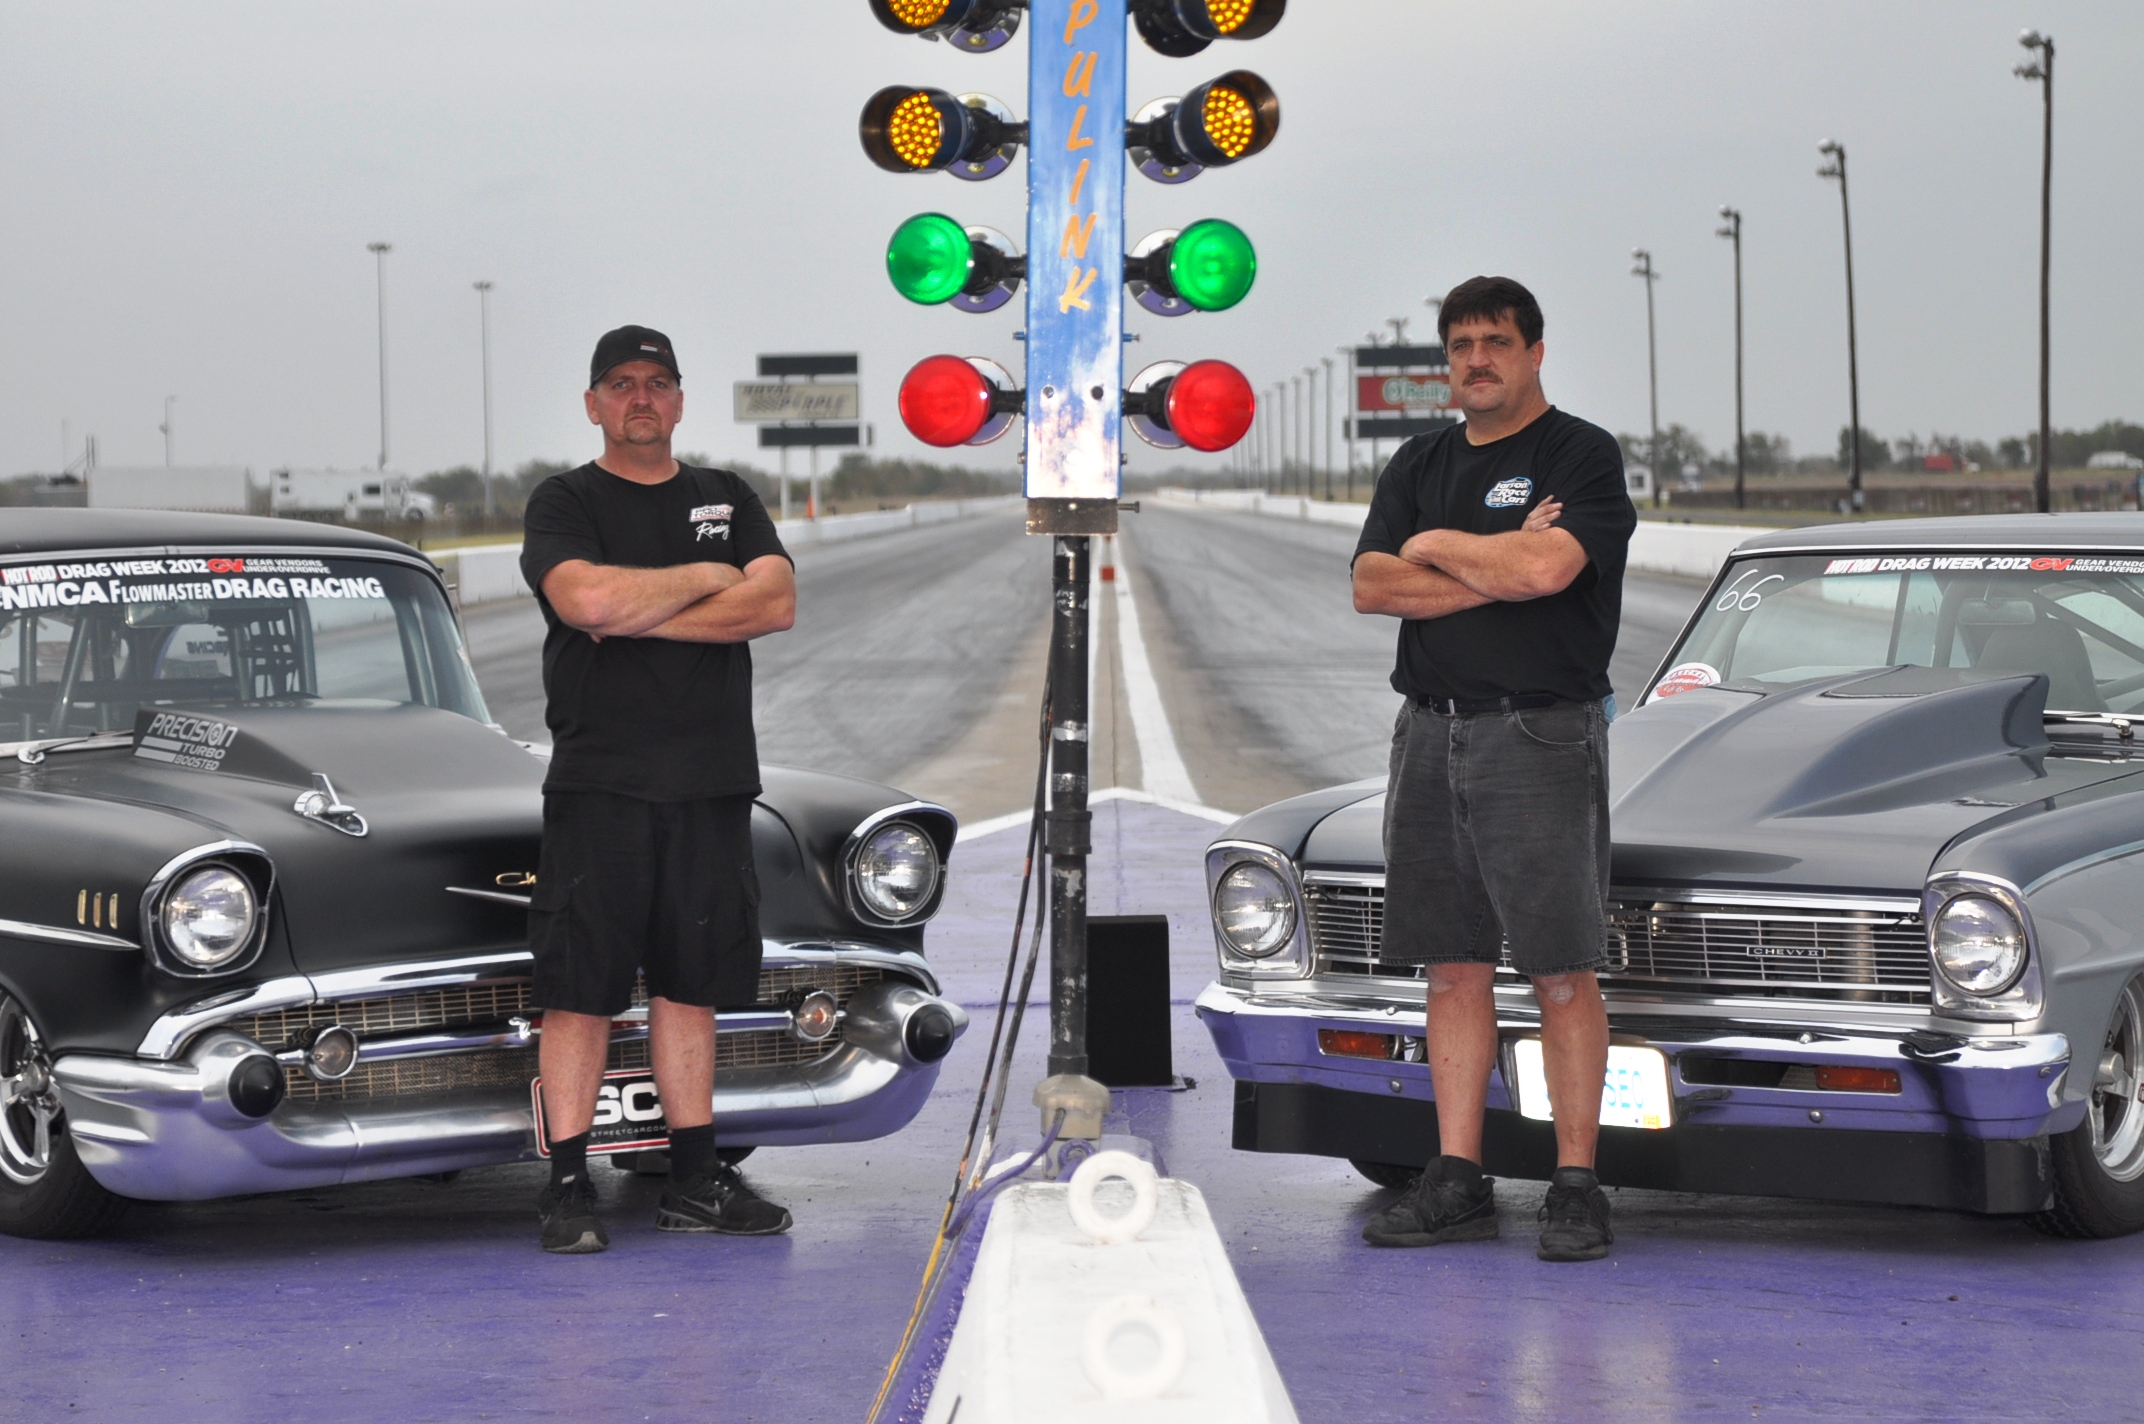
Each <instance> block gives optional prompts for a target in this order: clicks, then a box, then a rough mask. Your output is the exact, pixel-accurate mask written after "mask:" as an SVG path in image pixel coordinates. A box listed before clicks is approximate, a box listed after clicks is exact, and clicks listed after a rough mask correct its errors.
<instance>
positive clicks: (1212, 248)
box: [888, 218, 1258, 311]
mask: <svg viewBox="0 0 2144 1424" xmlns="http://www.w3.org/2000/svg"><path fill="white" fill-rule="evenodd" d="M917 221H921V219H917ZM904 231H905V229H904ZM895 241H896V242H898V241H899V238H898V236H896V238H895ZM888 260H889V261H890V260H891V258H890V257H889V259H888ZM1257 276H1258V254H1257V253H1256V252H1255V251H1253V250H1252V248H1251V240H1250V239H1249V238H1248V237H1246V236H1244V234H1243V229H1242V228H1240V227H1237V226H1236V225H1235V224H1234V223H1228V222H1222V221H1221V220H1220V219H1219V218H1201V219H1200V220H1199V221H1197V222H1195V223H1193V224H1191V225H1190V226H1189V227H1187V228H1185V229H1184V230H1183V231H1182V232H1180V233H1178V234H1177V236H1176V242H1175V244H1174V246H1173V249H1172V250H1171V252H1170V253H1169V282H1170V285H1172V286H1174V287H1175V288H1176V294H1177V295H1178V296H1180V297H1182V298H1183V299H1184V300H1185V301H1186V302H1188V303H1190V304H1191V305H1192V306H1194V307H1197V308H1198V309H1199V310H1200V311H1227V310H1228V309H1229V308H1230V307H1232V306H1234V305H1235V304H1236V303H1238V302H1240V301H1242V300H1243V298H1244V296H1245V294H1247V293H1248V292H1249V291H1250V290H1251V283H1252V281H1253V280H1255V279H1256V278H1257ZM894 285H895V286H899V285H900V278H898V277H896V278H895V279H894Z"/></svg>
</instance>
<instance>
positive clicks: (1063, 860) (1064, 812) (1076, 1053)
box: [1045, 534, 1094, 1077]
mask: <svg viewBox="0 0 2144 1424" xmlns="http://www.w3.org/2000/svg"><path fill="white" fill-rule="evenodd" d="M1088 543H1089V540H1088V537H1087V536H1086V535H1084V534H1076V535H1062V536H1060V537H1059V538H1058V539H1057V540H1056V547H1055V548H1054V549H1053V550H1052V563H1051V568H1052V581H1051V591H1052V594H1053V598H1052V606H1053V609H1054V612H1053V613H1052V616H1051V621H1050V809H1049V818H1048V830H1049V834H1048V837H1047V840H1046V842H1045V845H1046V847H1047V849H1048V851H1049V854H1050V1074H1051V1076H1052V1077H1055V1076H1056V1075H1058V1074H1061V1073H1069V1074H1078V1075H1081V1076H1084V1075H1085V1074H1086V1072H1087V855H1088V852H1089V850H1090V848H1091V841H1092V839H1093V821H1094V816H1093V813H1092V812H1091V811H1089V810H1088V809H1087V746H1088V742H1087V636H1088V625H1087V590H1088V582H1087V576H1088V554H1089V551H1088Z"/></svg>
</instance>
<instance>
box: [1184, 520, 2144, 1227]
mask: <svg viewBox="0 0 2144 1424" xmlns="http://www.w3.org/2000/svg"><path fill="white" fill-rule="evenodd" d="M1639 701H1640V705H1639V706H1637V707H1636V708H1634V709H1633V710H1632V711H1630V712H1629V713H1627V714H1626V715H1624V716H1623V717H1621V718H1619V719H1618V720H1617V721H1616V722H1615V723H1614V725H1613V727H1612V729H1611V732H1610V746H1611V753H1610V758H1609V774H1610V780H1611V791H1610V795H1611V806H1612V815H1613V834H1614V860H1613V870H1612V898H1611V902H1610V904H1609V907H1608V922H1607V925H1606V926H1605V952H1606V955H1607V958H1608V961H1609V967H1608V968H1607V969H1606V970H1604V971H1603V972H1602V975H1601V982H1602V987H1603V990H1604V992H1605V994H1606V997H1607V1000H1608V1010H1609V1022H1610V1026H1611V1029H1612V1030H1613V1034H1614V1038H1613V1045H1612V1047H1611V1048H1610V1060H1609V1075H1608V1084H1607V1093H1606V1096H1605V1099H1604V1102H1603V1106H1602V1113H1601V1121H1602V1124H1603V1129H1602V1141H1601V1147H1600V1173H1601V1178H1602V1180H1603V1181H1606V1182H1609V1183H1621V1184H1624V1185H1630V1186H1649V1187H1661V1188H1670V1189H1676V1190H1684V1191H1709V1192H1747V1193H1755V1194H1764V1195H1776V1196H1795V1197H1815V1198H1828V1199H1833V1200H1849V1201H1869V1202H1899V1203H1913V1204H1920V1205H1926V1206H1940V1207H1950V1208H1954V1209H1958V1210H1965V1211H1975V1212H1989V1213H2022V1214H2029V1215H2030V1216H2031V1218H2032V1220H2033V1222H2034V1223H2035V1224H2036V1225H2038V1226H2040V1227H2041V1228H2043V1229H2045V1230H2048V1231H2052V1232H2057V1233H2061V1234H2065V1235H2073V1236H2112V1235H2117V1234H2121V1233H2124V1232H2131V1231H2136V1230H2138V1229H2139V1228H2144V1073H2140V1071H2139V1064H2140V1059H2144V775H2140V773H2144V755H2140V754H2139V750H2138V747H2137V743H2136V739H2135V731H2136V728H2137V726H2138V725H2139V724H2144V519H2140V518H2139V517H2138V516H2136V515H2133V514H2130V515H2064V516H2052V517H2050V516H2046V515H2028V516H1998V517H1987V518H1978V519H1930V520H1916V521H1899V522H1896V523H1880V524H1854V525H1843V526H1838V527H1834V528H1826V529H1804V530H1790V531H1781V532H1778V533H1770V534H1764V535H1761V536H1758V537H1756V538H1752V539H1750V540H1748V541H1747V542H1745V543H1744V544H1743V545H1742V546H1741V547H1740V548H1738V549H1737V550H1736V551H1735V553H1734V555H1733V556H1732V558H1730V560H1729V561H1728V563H1727V565H1726V567H1725V568H1723V569H1722V570H1721V572H1720V574H1719V576H1718V578H1717V579H1716V580H1715V582H1714V583H1713V585H1712V587H1711V589H1710V590H1709V591H1708V592H1707V593H1706V594H1705V596H1704V599H1703V601H1702V602H1701V603H1700V604H1699V605H1698V607H1697V610H1696V612H1695V614H1694V615H1693V616H1692V618H1691V620H1690V623H1689V626H1688V627H1687V628H1686V629H1685V630H1684V631H1683V634H1682V636H1681V638H1680V639H1679V640H1678V641H1677V643H1676V646H1675V649H1674V651H1673V652H1672V653H1671V654H1670V655H1669V657H1668V659H1667V661H1666V662H1665V663H1663V664H1662V666H1661V668H1660V670H1659V672H1658V673H1656V674H1655V676H1654V678H1653V680H1652V682H1651V683H1650V684H1649V686H1648V687H1647V689H1646V691H1645V693H1644V695H1643V697H1642V698H1641V699H1639ZM1382 792H1383V784H1382V782H1361V783H1357V784H1355V785H1352V786H1342V787H1335V788H1332V789H1330V790H1327V791H1320V792H1316V793H1313V794H1311V795H1309V796H1303V797H1298V798H1296V799H1294V800H1290V801H1282V802H1279V803H1277V804H1275V805H1272V806H1268V807H1266V808H1264V809H1263V810H1259V811H1255V812H1253V813H1251V814H1250V815H1248V816H1245V817H1244V818H1243V819H1242V820H1240V821H1238V822H1236V824H1235V825H1233V826H1231V827H1230V828H1229V829H1228V830H1227V831H1226V832H1224V833H1223V835H1222V836H1221V838H1220V839H1218V840H1216V841H1215V842H1214V843H1213V846H1212V848H1211V849H1210V850H1209V852H1208V855H1207V872H1208V881H1209V886H1210V889H1211V892H1212V908H1213V916H1214V934H1215V939H1216V941H1217V944H1218V947H1219V952H1220V970H1221V973H1220V978H1219V980H1218V981H1217V982H1215V983H1214V984H1213V985H1212V986H1210V987H1209V988H1208V989H1207V990H1206V991H1205V993H1204V994H1203V995H1201V996H1200V999H1199V1002H1198V1009H1199V1013H1200V1015H1201V1017H1202V1018H1203V1019H1204V1020H1205V1022H1206V1025H1207V1027H1208V1029H1209V1031H1210V1032H1211V1033H1212V1034H1213V1038H1214V1042H1215V1043H1216V1045H1217V1046H1218V1047H1219V1049H1220V1052H1221V1056H1222V1057H1223V1058H1224V1059H1225V1060H1226V1061H1227V1063H1228V1065H1229V1069H1230V1071H1231V1073H1232V1074H1233V1075H1234V1076H1235V1079H1236V1093H1237V1097H1236V1116H1235V1142H1236V1145H1237V1146H1238V1147H1242V1148H1248V1149H1252V1150H1257V1151H1268V1152H1309V1153H1322V1154H1326V1155H1330V1156H1337V1157H1346V1158H1350V1159H1352V1160H1354V1162H1355V1163H1356V1165H1357V1166H1358V1167H1359V1168H1360V1169H1361V1170H1362V1171H1363V1173H1364V1174H1365V1175H1367V1176H1369V1177H1370V1178H1371V1179H1372V1180H1374V1181H1377V1182H1379V1183H1383V1184H1388V1185H1392V1184H1398V1183H1401V1182H1404V1181H1406V1180H1409V1179H1411V1178H1412V1176H1413V1175H1414V1173H1415V1172H1416V1171H1418V1170H1419V1169H1420V1167H1421V1165H1422V1163H1423V1161H1424V1160H1425V1159H1426V1158H1427V1157H1428V1156H1429V1155H1430V1154H1431V1153H1433V1152H1434V1150H1435V1142H1436V1128H1435V1122H1436V1106H1435V1103H1434V1101H1433V1097H1432V1093H1431V1088H1430V1080H1429V1070H1428V1067H1427V1066H1426V1064H1425V1062H1424V1052H1423V1032H1424V1029H1423V1023H1422V1012H1423V985H1422V980H1421V978H1420V977H1419V974H1420V971H1419V970H1418V969H1412V968H1409V967H1406V966H1399V965H1393V964H1388V963H1387V962H1386V961H1385V960H1384V959H1383V958H1382V957H1381V955H1380V933H1381V928H1382V923H1383V896H1384V855H1383V850H1382V846H1381V841H1380V821H1381V818H1382V813H1383V804H1384V798H1383V795H1382ZM1496 997H1497V1005H1498V1013H1499V1018H1500V1021H1501V1024H1502V1030H1503V1046H1502V1052H1501V1055H1500V1062H1499V1066H1498V1069H1497V1072H1496V1076H1495V1079H1494V1081H1493V1083H1492V1085H1491V1088H1490V1108H1491V1111H1490V1113H1489V1122H1488V1126H1487V1140H1486V1144H1485V1149H1484V1150H1485V1155H1486V1157H1487V1161H1486V1162H1485V1164H1484V1165H1485V1166H1487V1167H1488V1169H1489V1170H1490V1171H1492V1172H1498V1173H1502V1174H1505V1175H1510V1176H1521V1177H1546V1176H1547V1175H1548V1173H1549V1171H1550V1169H1551V1168H1552V1167H1553V1166H1554V1163H1555V1157H1554V1143H1553V1138H1552V1135H1551V1132H1550V1127H1549V1123H1548V1121H1547V1119H1548V1116H1549V1103H1548V1088H1547V1083H1546V1080H1545V1078H1544V1076H1543V1074H1542V1071H1541V1047H1540V1039H1539V1013H1538V1011H1537V1009H1536V1007H1535V1005H1534V1002H1533V994H1532V989H1531V986H1530V985H1529V984H1528V983H1527V982H1526V981H1525V980H1524V979H1522V978H1520V977H1518V976H1517V975H1515V974H1513V973H1512V972H1511V971H1510V970H1509V969H1508V968H1506V969H1505V970H1503V971H1502V972H1501V973H1500V974H1499V976H1498V982H1497V986H1496Z"/></svg>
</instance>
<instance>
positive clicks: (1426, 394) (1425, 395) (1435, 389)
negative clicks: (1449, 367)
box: [1355, 371, 1452, 415]
mask: <svg viewBox="0 0 2144 1424" xmlns="http://www.w3.org/2000/svg"><path fill="white" fill-rule="evenodd" d="M1451 408H1452V378H1451V375H1450V373H1449V372H1441V371H1440V372H1438V373H1436V374H1434V375H1428V374H1422V375H1390V376H1388V375H1381V374H1380V375H1369V376H1364V375H1358V376H1356V377H1355V409H1357V410H1358V411H1361V412H1362V413H1363V414H1365V415H1368V414H1371V413H1373V412H1379V411H1393V412H1404V413H1409V414H1415V413H1420V412H1424V411H1432V410H1450V409H1451Z"/></svg>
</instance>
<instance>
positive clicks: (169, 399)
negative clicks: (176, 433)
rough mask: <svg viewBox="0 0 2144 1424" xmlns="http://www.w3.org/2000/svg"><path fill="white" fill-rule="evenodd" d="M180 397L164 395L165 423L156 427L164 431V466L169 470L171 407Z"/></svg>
mask: <svg viewBox="0 0 2144 1424" xmlns="http://www.w3.org/2000/svg"><path fill="white" fill-rule="evenodd" d="M178 399H179V398H178V397H177V396H165V397H164V423H163V424H162V425H159V426H158V427H156V428H157V429H158V430H161V431H163V432H164V468H165V469H167V470H168V469H170V468H171V440H172V436H171V407H172V406H173V405H174V404H175V403H177V401H178Z"/></svg>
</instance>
